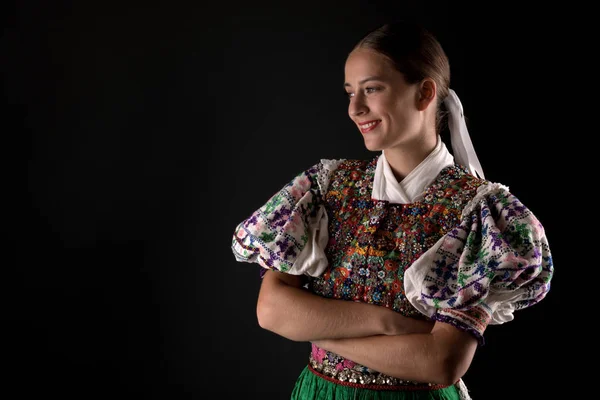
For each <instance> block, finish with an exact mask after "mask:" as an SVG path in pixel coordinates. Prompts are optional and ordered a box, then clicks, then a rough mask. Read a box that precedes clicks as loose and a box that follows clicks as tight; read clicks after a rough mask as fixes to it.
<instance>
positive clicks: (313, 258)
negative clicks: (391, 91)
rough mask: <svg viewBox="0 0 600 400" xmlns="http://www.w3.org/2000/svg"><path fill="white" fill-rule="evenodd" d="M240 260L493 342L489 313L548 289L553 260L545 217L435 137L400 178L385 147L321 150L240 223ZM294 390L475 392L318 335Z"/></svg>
mask: <svg viewBox="0 0 600 400" xmlns="http://www.w3.org/2000/svg"><path fill="white" fill-rule="evenodd" d="M232 250H233V253H234V255H235V257H236V260H238V261H242V262H251V263H258V264H259V265H260V266H262V267H264V268H266V269H272V270H277V271H280V272H284V273H289V274H295V275H303V276H306V277H307V286H306V287H307V288H308V289H309V290H310V291H312V292H313V293H315V294H317V295H319V296H323V297H327V298H333V299H342V300H348V301H358V302H365V303H370V304H375V305H379V306H382V307H386V308H389V309H391V310H394V311H396V312H398V313H401V314H402V315H404V316H407V317H412V318H422V319H429V320H434V321H442V322H445V323H448V324H452V325H453V326H455V327H457V328H458V329H461V330H464V331H467V332H469V333H471V334H472V335H474V337H476V338H477V340H478V341H479V343H480V344H484V337H483V333H484V331H485V329H486V327H487V326H488V325H489V324H502V323H505V322H507V321H510V320H512V319H513V313H514V311H515V310H518V309H521V308H524V307H528V306H531V305H533V304H535V303H537V302H539V301H540V300H542V299H543V298H544V297H545V296H546V294H547V293H548V291H549V289H550V280H551V278H552V274H553V264H552V258H551V253H550V249H549V246H548V241H547V238H546V235H545V231H544V228H543V226H542V224H541V223H540V222H539V220H538V219H537V218H536V217H535V216H534V215H533V213H532V212H531V211H530V210H529V209H528V208H526V207H525V206H524V205H523V204H522V203H521V202H520V201H519V200H518V199H517V198H516V197H515V196H514V195H513V194H511V193H510V192H509V189H508V188H507V187H506V186H503V185H501V184H498V183H493V182H489V181H487V180H485V179H482V178H478V177H476V176H474V175H471V174H470V173H469V172H468V171H467V170H466V169H465V168H464V167H462V166H461V165H458V164H456V163H455V161H454V158H453V157H452V155H451V154H450V153H449V152H448V150H447V148H446V146H445V144H444V143H443V142H442V141H441V138H440V137H438V142H437V146H436V148H435V149H434V151H433V152H432V153H431V154H430V155H429V156H428V157H427V158H426V159H425V160H423V162H421V164H419V166H417V167H416V168H415V169H414V170H413V171H412V172H411V173H410V174H409V175H408V176H406V177H405V178H404V179H403V180H402V181H401V182H397V180H396V178H395V177H394V174H393V172H392V170H391V168H390V166H389V164H388V162H387V160H386V158H385V152H382V153H381V154H379V155H377V156H376V157H374V158H373V159H372V160H345V159H341V160H321V161H320V162H318V163H317V164H315V165H314V166H312V167H311V168H309V169H307V170H306V171H304V172H302V173H300V174H299V175H298V176H296V177H295V178H294V179H293V180H292V181H291V182H290V183H289V184H287V185H286V186H285V187H283V188H282V189H281V190H280V191H279V192H278V193H276V194H275V195H274V196H273V197H272V198H271V199H270V200H269V201H268V202H267V203H266V204H265V205H264V206H263V207H261V208H260V209H258V210H256V211H255V212H254V213H253V214H252V215H251V216H250V217H249V218H248V219H246V220H244V221H243V222H241V223H240V224H239V225H238V226H237V227H236V229H235V232H234V235H233V240H232ZM292 398H293V399H338V400H339V399H346V398H348V399H381V400H384V399H467V398H469V397H468V391H467V389H466V387H465V385H464V382H462V380H459V381H458V382H457V383H456V384H454V385H449V386H443V385H436V384H431V383H428V382H412V381H407V380H403V379H400V378H398V377H392V376H388V375H385V374H383V373H380V372H378V371H375V370H373V369H371V368H368V367H366V366H364V365H360V364H357V363H355V362H353V361H352V360H348V359H345V358H343V357H341V356H340V355H338V354H335V353H332V352H329V351H326V350H324V349H321V348H318V347H317V346H315V345H312V351H311V353H310V355H309V356H308V363H307V366H306V367H305V369H304V370H303V371H302V373H301V374H300V376H299V378H298V381H297V383H296V386H295V388H294V390H293V393H292Z"/></svg>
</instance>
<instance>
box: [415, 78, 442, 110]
mask: <svg viewBox="0 0 600 400" xmlns="http://www.w3.org/2000/svg"><path fill="white" fill-rule="evenodd" d="M436 92H437V87H436V85H435V82H434V80H433V79H431V78H425V79H423V81H422V82H421V83H420V84H419V90H418V93H417V109H418V110H419V111H424V110H425V109H427V107H429V105H430V104H431V103H432V102H433V100H434V99H435V95H436Z"/></svg>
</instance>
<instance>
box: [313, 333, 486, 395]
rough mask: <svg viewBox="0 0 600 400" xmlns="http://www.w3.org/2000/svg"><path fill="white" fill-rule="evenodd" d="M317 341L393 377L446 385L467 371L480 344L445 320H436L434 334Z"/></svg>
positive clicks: (321, 345) (315, 342)
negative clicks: (444, 321)
mask: <svg viewBox="0 0 600 400" xmlns="http://www.w3.org/2000/svg"><path fill="white" fill-rule="evenodd" d="M313 343H314V344H315V345H317V346H319V347H321V348H323V349H325V350H329V351H332V352H334V353H336V354H339V355H340V356H342V357H345V358H348V359H350V360H352V361H354V362H357V363H359V364H362V365H365V366H367V367H370V368H373V369H375V370H377V371H380V372H383V373H384V374H387V375H390V376H394V377H397V378H400V379H407V380H414V381H419V382H431V383H437V384H446V385H450V384H453V383H455V382H456V381H458V379H460V378H461V377H462V376H463V375H464V374H465V373H466V372H467V369H468V368H469V366H470V365H471V361H472V360H473V356H474V355H475V350H476V349H477V345H478V344H477V339H476V338H475V337H474V336H473V335H471V334H470V333H467V332H464V331H461V330H459V329H457V328H455V327H454V326H452V325H450V324H446V323H443V322H436V323H435V325H434V327H433V330H432V331H431V332H430V333H415V334H408V335H399V336H371V337H365V338H351V339H330V340H318V341H313Z"/></svg>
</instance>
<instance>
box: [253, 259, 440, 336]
mask: <svg viewBox="0 0 600 400" xmlns="http://www.w3.org/2000/svg"><path fill="white" fill-rule="evenodd" d="M257 317H258V323H259V325H260V326H261V327H262V328H264V329H267V330H269V331H272V332H274V333H277V334H279V335H281V336H283V337H286V338H288V339H291V340H294V341H314V340H318V339H332V338H334V339H337V338H357V337H365V336H372V335H401V334H406V333H415V332H430V331H431V329H432V327H433V322H429V321H422V320H417V319H414V318H408V317H404V316H402V315H401V314H399V313H397V312H395V311H393V310H389V309H387V308H385V307H380V306H376V305H372V304H366V303H359V302H353V301H346V300H334V299H327V298H324V297H321V296H318V295H315V294H313V293H311V292H309V291H307V290H306V289H304V288H302V278H301V277H299V276H295V275H290V274H285V273H281V272H277V271H270V270H269V271H266V273H265V275H264V277H263V282H262V284H261V288H260V292H259V296H258V303H257Z"/></svg>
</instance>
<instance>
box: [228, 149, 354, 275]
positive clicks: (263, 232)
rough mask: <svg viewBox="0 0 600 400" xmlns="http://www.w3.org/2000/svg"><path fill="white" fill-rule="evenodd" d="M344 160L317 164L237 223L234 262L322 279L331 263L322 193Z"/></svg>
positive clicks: (234, 240)
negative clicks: (327, 246) (319, 276)
mask: <svg viewBox="0 0 600 400" xmlns="http://www.w3.org/2000/svg"><path fill="white" fill-rule="evenodd" d="M342 161H343V160H326V159H323V160H321V161H320V162H319V163H317V164H315V165H313V166H312V167H310V168H309V169H307V170H305V171H303V172H302V173H300V174H298V175H297V176H296V177H295V178H294V179H293V180H292V181H291V182H289V183H288V184H286V185H285V186H284V187H283V188H282V189H281V190H280V191H279V192H277V193H275V194H274V195H273V196H272V197H271V198H270V199H269V201H267V203H266V204H264V205H263V206H262V207H260V208H259V209H258V210H256V211H255V212H254V213H252V214H251V215H250V217H248V218H247V219H246V220H244V221H242V222H240V223H239V224H238V225H237V227H236V228H235V231H234V234H233V239H232V244H231V248H232V251H233V254H234V256H235V258H236V260H237V261H240V262H248V263H257V264H259V265H260V266H261V267H263V268H266V269H272V270H277V271H280V272H285V273H289V274H293V275H310V276H318V275H320V274H321V273H322V272H323V271H324V270H325V268H326V267H327V266H328V264H329V263H328V260H327V257H326V256H325V247H326V245H327V242H328V240H329V233H328V216H327V211H326V208H325V204H324V201H323V195H324V193H325V192H326V189H327V185H328V184H329V179H330V176H331V173H332V172H333V171H334V170H335V169H336V168H337V166H338V165H339V164H340V163H341V162H342Z"/></svg>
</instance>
